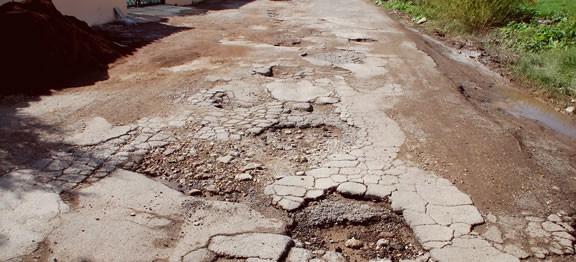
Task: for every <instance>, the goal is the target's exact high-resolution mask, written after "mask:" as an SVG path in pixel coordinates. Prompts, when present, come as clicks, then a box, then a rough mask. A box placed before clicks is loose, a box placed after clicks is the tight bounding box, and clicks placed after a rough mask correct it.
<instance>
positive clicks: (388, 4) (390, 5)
mask: <svg viewBox="0 0 576 262" xmlns="http://www.w3.org/2000/svg"><path fill="white" fill-rule="evenodd" d="M374 3H376V4H377V5H379V6H383V7H384V8H386V9H388V10H392V11H402V12H405V13H406V14H408V15H409V16H410V17H412V18H413V19H414V20H419V19H420V18H423V17H425V16H426V10H425V9H424V8H423V7H422V6H421V5H418V4H417V3H416V2H415V1H407V0H389V1H384V0H374Z"/></svg>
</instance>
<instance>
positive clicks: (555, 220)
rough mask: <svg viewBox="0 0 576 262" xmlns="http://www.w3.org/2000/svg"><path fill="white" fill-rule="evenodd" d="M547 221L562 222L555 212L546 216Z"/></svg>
mask: <svg viewBox="0 0 576 262" xmlns="http://www.w3.org/2000/svg"><path fill="white" fill-rule="evenodd" d="M548 221H552V222H562V218H561V217H560V216H558V215H556V214H552V215H549V216H548Z"/></svg>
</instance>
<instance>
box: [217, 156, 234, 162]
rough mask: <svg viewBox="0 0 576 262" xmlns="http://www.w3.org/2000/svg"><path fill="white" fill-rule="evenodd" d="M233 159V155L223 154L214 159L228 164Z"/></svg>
mask: <svg viewBox="0 0 576 262" xmlns="http://www.w3.org/2000/svg"><path fill="white" fill-rule="evenodd" d="M233 159H234V157H233V156H231V155H227V156H223V157H219V158H217V159H216V161H218V162H220V163H223V164H228V163H230V161H232V160H233Z"/></svg>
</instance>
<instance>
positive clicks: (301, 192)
mask: <svg viewBox="0 0 576 262" xmlns="http://www.w3.org/2000/svg"><path fill="white" fill-rule="evenodd" d="M271 187H272V188H274V192H275V193H276V195H279V196H296V197H303V196H305V195H306V189H305V188H302V187H294V186H283V185H276V184H274V185H272V186H271Z"/></svg>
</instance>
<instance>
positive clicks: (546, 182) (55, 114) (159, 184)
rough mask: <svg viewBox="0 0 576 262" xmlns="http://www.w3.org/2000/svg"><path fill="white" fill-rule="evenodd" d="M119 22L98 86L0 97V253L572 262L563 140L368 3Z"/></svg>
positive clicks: (571, 165)
mask: <svg viewBox="0 0 576 262" xmlns="http://www.w3.org/2000/svg"><path fill="white" fill-rule="evenodd" d="M132 14H133V15H138V17H139V19H140V20H143V19H150V18H152V17H153V16H157V17H160V16H161V17H164V19H162V20H161V21H160V22H158V21H157V22H151V23H147V24H140V25H137V26H134V27H128V26H121V25H115V26H111V27H113V29H114V30H116V32H118V31H122V32H124V33H125V34H128V35H129V36H130V34H133V35H132V36H130V37H133V38H134V39H137V38H139V39H149V40H150V39H155V41H153V42H151V43H149V44H148V45H145V46H143V47H142V48H140V49H138V50H137V51H136V52H135V53H134V54H133V55H131V56H127V57H124V58H122V59H120V60H119V61H117V62H116V63H114V64H112V65H110V70H109V78H108V79H107V80H105V81H101V82H97V83H95V84H94V85H92V86H84V87H77V88H71V89H66V90H61V91H55V92H54V94H53V95H51V96H43V97H11V98H6V99H4V100H3V101H2V103H1V105H0V123H1V125H0V132H1V136H0V161H1V162H0V199H1V200H0V260H1V261H466V262H472V261H495V262H496V261H519V260H528V261H539V260H547V261H574V260H575V259H576V257H575V256H574V248H575V247H574V228H573V226H574V220H575V218H576V216H575V213H574V212H575V211H576V210H575V207H576V201H575V200H576V159H575V157H576V146H575V145H576V142H575V140H574V138H570V137H567V136H564V135H562V134H560V133H556V132H555V131H554V130H551V129H548V128H546V127H542V126H540V125H539V124H538V123H536V122H534V121H531V120H526V119H522V118H515V117H513V116H512V115H508V114H507V113H506V112H504V111H503V110H500V109H499V108H498V107H497V106H495V105H494V103H493V101H496V100H497V99H498V97H497V96H496V95H494V93H495V92H496V90H500V89H502V88H511V87H510V86H509V85H508V83H507V81H506V80H505V79H502V78H500V77H499V76H497V75H496V74H494V73H492V72H490V71H488V70H487V69H485V68H483V67H482V66H480V65H478V64H475V62H473V61H472V60H470V59H469V58H468V56H467V55H459V54H458V53H457V52H453V51H451V50H449V49H448V48H445V47H443V46H442V45H441V44H440V43H438V42H436V41H434V40H432V39H431V38H429V37H425V36H422V35H420V34H419V33H417V32H415V31H413V30H410V29H408V28H405V27H404V26H402V25H400V24H399V23H397V22H396V21H394V20H393V19H391V18H390V17H389V16H388V15H387V14H385V13H384V12H383V11H382V10H381V9H380V8H378V7H376V6H374V5H373V4H372V3H371V2H370V1H368V0H292V1H269V0H256V1H246V0H244V1H232V0H230V1H225V0H222V1H217V0H215V1H210V0H209V1H207V2H205V3H204V4H201V5H198V6H194V7H168V6H153V7H148V8H143V9H134V10H133V11H132ZM140 20H139V21H140ZM109 28H110V27H109Z"/></svg>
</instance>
